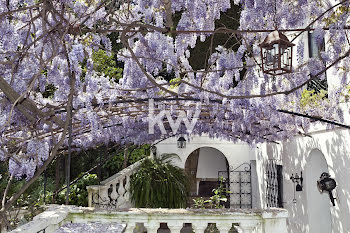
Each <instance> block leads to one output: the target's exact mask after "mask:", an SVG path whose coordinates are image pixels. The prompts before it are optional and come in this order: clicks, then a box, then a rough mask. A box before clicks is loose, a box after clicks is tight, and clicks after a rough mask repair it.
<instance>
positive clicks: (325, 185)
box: [317, 172, 337, 206]
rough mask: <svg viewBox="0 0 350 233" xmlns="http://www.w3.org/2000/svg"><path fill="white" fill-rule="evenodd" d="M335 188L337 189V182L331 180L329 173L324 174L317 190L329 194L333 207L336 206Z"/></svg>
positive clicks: (318, 182)
mask: <svg viewBox="0 0 350 233" xmlns="http://www.w3.org/2000/svg"><path fill="white" fill-rule="evenodd" d="M335 187H337V183H336V182H335V180H334V179H333V178H331V176H330V175H329V174H328V173H327V172H323V173H322V174H321V177H320V179H319V180H318V181H317V188H318V190H319V191H320V193H323V192H324V191H326V192H328V194H329V199H331V202H332V204H333V206H335V202H334V199H335V198H334V197H333V193H332V190H333V189H335Z"/></svg>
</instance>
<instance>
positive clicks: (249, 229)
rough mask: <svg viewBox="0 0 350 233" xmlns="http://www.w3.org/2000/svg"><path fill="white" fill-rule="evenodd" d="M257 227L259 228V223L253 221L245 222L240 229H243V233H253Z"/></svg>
mask: <svg viewBox="0 0 350 233" xmlns="http://www.w3.org/2000/svg"><path fill="white" fill-rule="evenodd" d="M256 227H257V222H255V221H253V220H252V221H243V222H240V223H239V228H241V229H242V233H253V231H254V229H255V228H256ZM271 233H272V232H271Z"/></svg>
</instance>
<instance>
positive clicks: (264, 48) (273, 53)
mask: <svg viewBox="0 0 350 233" xmlns="http://www.w3.org/2000/svg"><path fill="white" fill-rule="evenodd" d="M259 46H260V48H261V50H260V51H261V61H262V62H261V63H262V70H263V72H264V73H266V74H270V75H281V74H286V73H291V72H292V57H293V46H294V44H293V43H291V42H290V41H289V40H288V38H287V37H286V36H285V35H283V33H282V32H279V31H273V32H271V33H270V34H269V35H268V36H267V37H266V39H265V40H264V41H263V42H262V43H261V44H260V45H259Z"/></svg>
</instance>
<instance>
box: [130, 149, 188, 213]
mask: <svg viewBox="0 0 350 233" xmlns="http://www.w3.org/2000/svg"><path fill="white" fill-rule="evenodd" d="M171 157H173V155H171V156H168V155H167V156H162V158H160V159H159V158H156V159H151V158H146V159H145V160H144V161H143V162H142V164H141V165H140V168H139V170H138V171H137V172H136V173H135V174H134V175H133V176H132V177H131V183H130V192H131V200H132V201H133V203H134V204H135V206H136V207H138V208H141V207H144V208H184V207H186V201H187V196H188V187H189V181H188V178H187V176H186V174H185V172H184V170H183V169H181V168H179V167H176V166H173V165H171V164H170V163H169V159H170V158H171Z"/></svg>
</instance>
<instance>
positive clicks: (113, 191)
mask: <svg viewBox="0 0 350 233" xmlns="http://www.w3.org/2000/svg"><path fill="white" fill-rule="evenodd" d="M117 198H118V193H117V182H115V183H113V184H112V193H111V199H112V200H111V201H116V200H117Z"/></svg>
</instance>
